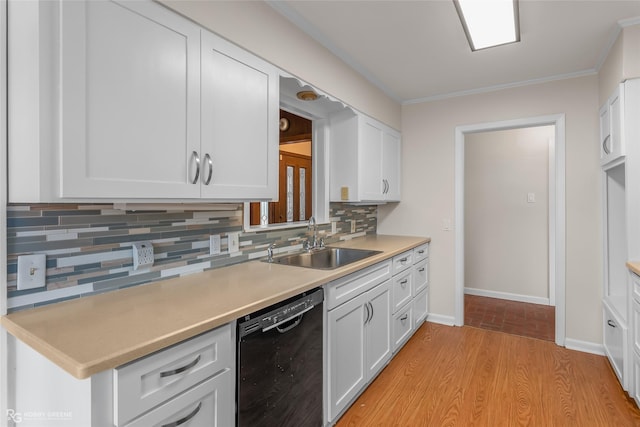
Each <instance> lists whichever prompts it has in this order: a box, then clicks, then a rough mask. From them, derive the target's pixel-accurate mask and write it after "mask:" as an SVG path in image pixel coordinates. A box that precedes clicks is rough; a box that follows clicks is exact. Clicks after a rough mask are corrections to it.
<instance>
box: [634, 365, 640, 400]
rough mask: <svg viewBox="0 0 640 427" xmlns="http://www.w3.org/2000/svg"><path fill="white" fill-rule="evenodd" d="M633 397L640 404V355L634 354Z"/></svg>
mask: <svg viewBox="0 0 640 427" xmlns="http://www.w3.org/2000/svg"><path fill="white" fill-rule="evenodd" d="M633 384H634V387H633V399H634V400H635V401H636V405H638V406H640V355H638V354H636V353H634V354H633Z"/></svg>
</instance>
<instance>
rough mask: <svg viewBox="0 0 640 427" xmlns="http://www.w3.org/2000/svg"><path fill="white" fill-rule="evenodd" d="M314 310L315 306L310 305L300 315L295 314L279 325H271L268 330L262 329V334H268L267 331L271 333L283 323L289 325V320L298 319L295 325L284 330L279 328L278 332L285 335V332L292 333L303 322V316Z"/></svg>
mask: <svg viewBox="0 0 640 427" xmlns="http://www.w3.org/2000/svg"><path fill="white" fill-rule="evenodd" d="M314 308H315V305H310V306H309V307H307V308H305V309H304V310H302V311H301V312H300V313H297V314H294V315H293V316H290V317H287V318H286V319H284V320H282V321H280V322H278V323H276V324H274V325H270V326H267V327H266V328H262V332H267V331H270V330H271V329H273V328H278V327H279V326H280V325H282V324H283V323H287V322H288V321H289V320H291V319H295V318H296V317H298V320H297V321H296V323H294V324H293V325H291V326H288V327H286V328H284V329H280V328H278V332H280V333H281V334H284V333H285V332H287V331H290V330H291V329H293V328H295V327H296V326H298V324H299V323H300V321H301V320H302V315H303V314H305V313H306V312H307V311H310V310H313V309H314Z"/></svg>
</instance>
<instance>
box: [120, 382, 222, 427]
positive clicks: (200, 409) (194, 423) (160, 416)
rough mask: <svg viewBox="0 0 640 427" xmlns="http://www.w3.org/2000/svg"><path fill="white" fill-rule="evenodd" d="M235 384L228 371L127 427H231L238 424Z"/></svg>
mask: <svg viewBox="0 0 640 427" xmlns="http://www.w3.org/2000/svg"><path fill="white" fill-rule="evenodd" d="M232 396H233V383H232V375H231V371H230V370H227V371H224V372H222V373H220V374H218V375H216V376H215V377H213V378H210V379H208V380H206V381H205V382H203V383H202V384H200V385H198V386H196V387H193V388H192V389H190V390H189V391H187V392H186V393H183V394H181V395H180V396H178V397H176V398H175V399H172V400H169V401H168V402H166V403H165V404H163V405H161V406H159V407H158V408H156V409H154V410H153V411H151V412H148V413H146V414H145V415H143V416H141V417H140V418H138V419H136V420H135V421H133V422H131V423H129V424H127V425H126V427H148V426H179V425H184V426H189V427H205V426H206V427H212V426H219V427H223V426H230V425H232V423H233V422H234V420H233V418H234V413H233V407H234V405H233V399H232Z"/></svg>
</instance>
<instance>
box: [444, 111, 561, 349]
mask: <svg viewBox="0 0 640 427" xmlns="http://www.w3.org/2000/svg"><path fill="white" fill-rule="evenodd" d="M539 126H553V128H554V132H553V138H552V141H551V143H550V144H549V150H548V165H549V167H548V177H549V186H548V187H549V194H548V197H547V198H548V209H547V210H548V254H547V257H546V258H547V259H546V260H544V261H545V262H546V263H548V264H547V265H548V271H547V272H546V276H547V277H548V282H547V283H548V284H549V292H548V298H547V300H548V301H549V303H550V304H555V306H556V313H555V319H554V322H555V342H556V344H558V345H564V340H565V307H564V301H565V297H564V294H565V287H564V285H565V282H564V280H565V279H564V271H565V265H564V262H565V261H564V253H565V241H564V229H565V223H564V221H565V214H564V210H565V203H564V115H554V116H542V117H533V118H525V119H516V120H510V121H503V122H494V123H484V124H478V125H469V126H460V127H458V128H456V146H455V152H456V158H455V163H456V164H455V203H456V208H455V215H456V216H455V223H456V225H457V226H456V227H455V240H456V245H455V252H456V253H455V263H456V283H455V290H456V292H455V324H456V325H457V326H462V325H464V299H465V298H464V294H465V274H466V271H465V244H466V242H465V197H464V196H465V191H466V190H467V189H466V187H465V151H467V150H465V147H466V144H465V137H466V136H468V135H471V134H474V133H478V132H489V131H501V130H510V129H517V128H531V127H539ZM534 193H535V192H534ZM525 197H532V198H533V199H534V200H535V197H536V195H535V194H533V195H530V194H527V193H525ZM498 295H499V294H498ZM543 300H544V298H543Z"/></svg>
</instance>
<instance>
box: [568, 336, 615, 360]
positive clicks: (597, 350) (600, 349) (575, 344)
mask: <svg viewBox="0 0 640 427" xmlns="http://www.w3.org/2000/svg"><path fill="white" fill-rule="evenodd" d="M564 346H565V347H566V348H568V349H569V350H577V351H581V352H583V353H591V354H597V355H598V356H605V353H604V345H602V344H596V343H593V342H589V341H580V340H574V339H571V338H565V340H564Z"/></svg>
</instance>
